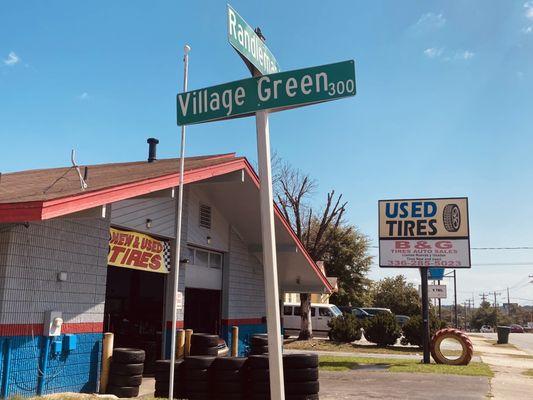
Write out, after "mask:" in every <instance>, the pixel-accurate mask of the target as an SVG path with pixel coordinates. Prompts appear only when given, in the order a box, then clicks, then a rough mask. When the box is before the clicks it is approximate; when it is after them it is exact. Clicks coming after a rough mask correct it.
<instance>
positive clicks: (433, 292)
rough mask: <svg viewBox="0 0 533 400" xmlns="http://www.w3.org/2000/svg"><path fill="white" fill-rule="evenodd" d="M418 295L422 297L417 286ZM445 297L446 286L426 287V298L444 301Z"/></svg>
mask: <svg viewBox="0 0 533 400" xmlns="http://www.w3.org/2000/svg"><path fill="white" fill-rule="evenodd" d="M418 294H420V296H422V287H421V286H420V285H418ZM447 296H448V294H447V293H446V285H428V297H429V298H430V299H445V298H446V297H447Z"/></svg>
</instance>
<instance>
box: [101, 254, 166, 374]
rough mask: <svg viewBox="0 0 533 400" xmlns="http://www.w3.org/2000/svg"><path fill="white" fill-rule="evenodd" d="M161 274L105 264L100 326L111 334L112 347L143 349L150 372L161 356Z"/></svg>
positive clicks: (163, 277)
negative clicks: (102, 315)
mask: <svg viewBox="0 0 533 400" xmlns="http://www.w3.org/2000/svg"><path fill="white" fill-rule="evenodd" d="M164 293H165V274H158V273H153V272H146V271H139V270H135V269H129V268H123V267H116V266H111V265H110V266H109V267H108V268H107V290H106V302H105V311H104V312H105V320H104V328H105V329H106V332H113V333H114V334H115V338H114V346H115V347H133V348H138V349H143V350H145V352H146V361H145V372H148V373H150V371H151V369H152V366H153V364H154V363H155V360H157V359H159V358H160V355H161V342H162V327H163V312H164V310H163V304H164Z"/></svg>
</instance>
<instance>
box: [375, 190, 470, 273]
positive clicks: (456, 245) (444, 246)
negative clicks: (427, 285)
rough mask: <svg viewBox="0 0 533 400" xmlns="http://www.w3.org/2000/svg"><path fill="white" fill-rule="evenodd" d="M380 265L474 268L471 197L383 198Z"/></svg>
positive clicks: (380, 212)
mask: <svg viewBox="0 0 533 400" xmlns="http://www.w3.org/2000/svg"><path fill="white" fill-rule="evenodd" d="M378 206H379V266H380V267H384V268H389V267H391V268H394V267H400V268H421V267H437V268H470V265H471V264H470V234H469V224H468V199H467V198H466V197H456V198H438V199H408V200H380V201H379V204H378Z"/></svg>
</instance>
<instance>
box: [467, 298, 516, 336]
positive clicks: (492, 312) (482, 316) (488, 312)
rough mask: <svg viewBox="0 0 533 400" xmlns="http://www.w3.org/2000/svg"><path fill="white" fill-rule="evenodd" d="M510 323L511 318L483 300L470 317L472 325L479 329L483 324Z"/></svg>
mask: <svg viewBox="0 0 533 400" xmlns="http://www.w3.org/2000/svg"><path fill="white" fill-rule="evenodd" d="M510 323H511V319H510V318H509V317H508V316H507V315H505V314H503V313H502V312H501V311H500V310H498V309H497V308H494V307H491V306H490V303H489V302H488V301H483V302H482V303H481V305H480V307H479V308H478V309H476V310H475V311H474V312H473V313H472V316H471V317H470V327H471V328H472V329H475V330H479V329H480V328H481V327H482V326H483V325H488V326H492V327H496V326H497V325H509V324H510Z"/></svg>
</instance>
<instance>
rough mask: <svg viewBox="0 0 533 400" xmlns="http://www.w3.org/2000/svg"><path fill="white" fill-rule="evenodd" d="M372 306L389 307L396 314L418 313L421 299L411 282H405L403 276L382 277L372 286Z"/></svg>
mask: <svg viewBox="0 0 533 400" xmlns="http://www.w3.org/2000/svg"><path fill="white" fill-rule="evenodd" d="M372 298H373V305H374V307H384V308H389V309H390V310H391V311H392V312H393V313H394V314H398V315H409V316H411V315H419V314H420V313H421V301H420V296H419V295H418V290H417V289H416V288H415V287H414V285H413V284H412V283H407V281H406V280H405V276H403V275H397V276H395V277H389V278H384V279H382V280H380V281H378V282H376V283H375V284H374V285H373V287H372Z"/></svg>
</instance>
